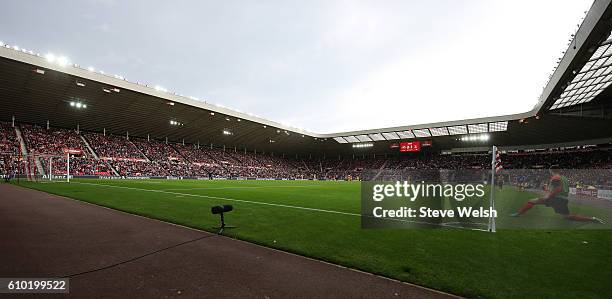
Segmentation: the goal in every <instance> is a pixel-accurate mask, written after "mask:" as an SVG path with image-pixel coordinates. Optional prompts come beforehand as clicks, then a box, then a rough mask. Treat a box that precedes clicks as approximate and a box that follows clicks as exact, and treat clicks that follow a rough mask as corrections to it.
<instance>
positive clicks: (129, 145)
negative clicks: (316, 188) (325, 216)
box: [0, 123, 612, 185]
mask: <svg viewBox="0 0 612 299" xmlns="http://www.w3.org/2000/svg"><path fill="white" fill-rule="evenodd" d="M20 127H21V128H22V131H23V134H24V136H25V141H26V146H27V150H28V153H36V154H41V155H43V156H41V158H40V160H41V162H42V165H43V167H44V168H45V170H48V169H49V164H48V163H49V157H47V156H44V155H53V167H52V172H53V174H54V175H62V174H65V173H66V159H65V158H64V157H63V155H64V149H66V148H71V149H78V150H81V151H82V152H83V154H82V155H81V156H75V157H73V158H72V159H71V174H72V175H112V173H113V171H112V169H111V167H112V168H113V169H114V170H116V171H117V173H118V174H119V175H121V176H147V177H209V178H228V177H233V178H236V177H240V178H268V179H330V180H343V179H347V178H348V177H351V178H352V179H360V178H361V177H362V175H363V173H364V171H366V170H378V171H382V170H395V171H398V170H412V169H449V170H459V169H488V168H489V167H490V154H488V153H484V152H481V153H455V154H442V153H438V152H420V153H407V154H402V155H372V156H365V155H364V156H358V157H342V156H339V157H336V158H307V159H305V158H301V159H300V158H297V157H292V158H289V157H282V156H273V155H271V154H263V153H254V152H245V151H238V150H235V149H223V148H216V147H211V146H196V145H192V144H182V143H171V144H166V143H165V142H160V141H156V140H152V141H148V140H146V139H139V138H133V139H132V140H128V139H127V138H126V137H123V136H121V137H120V136H111V135H109V136H105V135H103V134H99V133H91V132H88V133H84V136H85V138H86V139H87V140H88V142H89V143H90V145H91V146H92V148H93V150H94V151H95V152H96V153H97V155H98V156H99V157H100V159H99V160H98V159H95V158H94V157H93V156H94V155H90V154H87V150H86V145H85V144H84V142H83V140H82V139H81V138H80V136H79V134H78V133H77V132H76V131H74V130H65V129H59V128H50V129H46V128H42V127H40V126H36V125H29V124H22V125H20ZM0 129H1V130H0V149H1V151H2V152H4V153H6V152H12V153H16V152H18V150H19V142H18V140H17V137H16V135H15V130H14V128H12V126H11V125H10V124H8V123H1V126H0ZM611 152H612V147H610V146H590V147H575V148H565V149H542V150H526V151H512V152H508V153H504V154H503V155H502V159H503V161H504V168H505V169H547V168H549V167H550V166H552V165H556V166H558V167H560V168H567V169H612V155H610V153H611ZM13 156H14V155H13ZM13 156H7V155H6V154H5V155H4V156H3V159H2V168H3V169H4V170H5V171H4V172H5V173H6V172H7V171H8V169H9V168H15V164H16V163H15V161H11V160H15V158H14V157H13ZM8 157H11V158H8ZM107 162H108V164H107ZM523 176H528V174H524V175H523ZM584 177H585V175H582V179H583V180H584ZM586 177H589V176H588V175H586ZM581 183H585V182H581ZM587 183H591V184H597V185H610V182H607V181H600V180H599V181H598V177H597V176H593V179H592V180H590V181H589V182H587Z"/></svg>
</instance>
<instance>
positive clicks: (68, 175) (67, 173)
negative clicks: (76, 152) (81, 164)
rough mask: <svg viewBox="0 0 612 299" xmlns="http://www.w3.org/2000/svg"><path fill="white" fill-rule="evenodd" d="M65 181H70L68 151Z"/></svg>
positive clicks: (68, 154)
mask: <svg viewBox="0 0 612 299" xmlns="http://www.w3.org/2000/svg"><path fill="white" fill-rule="evenodd" d="M66 162H67V163H66V182H68V183H70V153H67V154H66Z"/></svg>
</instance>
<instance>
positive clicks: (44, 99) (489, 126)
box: [0, 0, 612, 153]
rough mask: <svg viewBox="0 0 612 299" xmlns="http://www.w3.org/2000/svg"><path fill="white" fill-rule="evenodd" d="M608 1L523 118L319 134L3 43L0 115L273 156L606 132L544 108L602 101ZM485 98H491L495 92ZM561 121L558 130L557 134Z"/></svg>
mask: <svg viewBox="0 0 612 299" xmlns="http://www.w3.org/2000/svg"><path fill="white" fill-rule="evenodd" d="M611 1H612V0H597V1H595V2H594V4H593V6H592V7H591V9H590V10H589V12H588V13H587V15H586V16H585V19H584V22H583V23H582V24H581V25H580V27H579V29H578V31H577V34H576V35H575V36H574V38H573V39H572V41H571V43H570V44H569V47H568V49H567V51H566V52H565V54H564V56H563V58H562V59H561V60H560V62H559V65H558V67H557V68H556V70H555V72H554V73H553V75H552V76H551V78H550V80H549V82H548V83H547V85H546V86H545V88H544V89H543V93H542V95H541V97H540V100H539V102H538V103H537V105H536V106H535V107H534V109H533V110H531V111H528V112H525V113H521V114H513V115H505V116H496V117H487V118H478V119H467V120H457V121H449V122H442V123H431V124H420V125H411V126H401V127H392V128H380V129H371V130H361V131H352V132H340V133H333V134H318V133H313V132H308V131H304V130H302V129H298V128H293V127H289V126H286V125H283V124H280V123H277V122H274V121H270V120H266V119H263V118H260V117H257V116H254V115H251V114H247V113H242V112H238V111H234V110H230V109H227V108H224V107H221V106H217V105H213V104H209V103H206V102H204V101H201V100H198V99H194V98H190V97H186V96H182V95H178V94H176V93H173V92H169V91H167V90H165V89H163V88H161V87H151V86H147V85H144V84H140V83H136V82H129V81H127V80H125V79H124V78H122V77H120V76H112V75H107V74H103V73H100V72H96V71H94V70H92V69H86V68H83V67H81V66H79V65H77V64H71V63H69V62H68V60H67V59H66V58H63V57H55V56H52V55H40V54H35V53H33V52H32V51H27V50H24V49H19V48H17V47H12V46H10V45H1V47H0V95H1V97H2V101H3V105H2V106H1V107H0V119H4V120H9V119H10V117H12V116H14V117H15V118H16V119H17V121H21V122H28V123H37V124H41V125H44V124H45V123H46V122H47V121H49V122H50V123H51V125H52V126H58V127H65V128H75V127H76V126H77V125H78V126H79V128H80V129H81V130H89V131H102V130H105V131H106V132H108V133H112V134H119V135H126V134H129V135H130V136H138V137H147V136H150V137H151V138H154V139H160V140H163V139H165V138H168V139H169V140H171V141H173V142H181V141H183V140H184V141H185V142H189V143H200V144H210V143H212V144H214V145H218V146H221V145H225V146H228V147H235V148H237V149H244V148H246V149H247V150H253V149H256V150H258V151H266V152H278V153H317V152H327V153H349V152H354V151H353V150H361V148H357V149H353V148H352V147H351V145H349V144H348V143H353V144H360V143H374V144H375V145H376V146H372V148H373V149H374V150H373V151H371V152H385V151H388V150H389V144H391V143H396V142H398V141H400V140H411V139H433V140H435V143H436V145H437V146H440V147H441V148H453V147H462V146H463V147H465V146H467V145H466V144H465V143H463V142H464V141H466V140H465V139H463V140H462V138H461V136H463V135H470V134H483V133H491V140H487V141H488V142H490V143H495V144H497V145H504V144H505V145H520V144H536V143H555V142H563V141H573V140H586V139H600V138H609V137H611V134H610V132H609V130H601V129H600V128H602V126H603V127H604V128H605V127H607V128H610V127H612V125H611V124H610V121H609V119H606V118H605V117H604V118H599V119H597V118H589V119H585V118H576V117H569V118H568V117H563V116H558V115H550V114H551V109H552V112H554V113H555V114H559V112H563V111H564V110H566V109H568V108H571V106H576V105H590V104H592V103H595V102H597V103H598V104H601V103H604V104H607V103H609V101H608V98H609V94H610V93H609V92H604V91H606V90H607V88H608V86H609V85H610V82H612V73H611V72H612V46H611V43H612V41H607V39H608V37H609V35H610V31H611V29H612V8H611V6H610V2H611ZM491 98H492V101H494V99H495V95H491ZM77 105H81V108H80V109H79V108H77ZM82 105H86V107H87V108H86V109H83V106H82ZM545 115H546V116H545ZM329 117H333V115H330V116H329ZM561 123H562V124H561ZM561 127H563V128H564V131H562V132H559V128H561ZM475 136H477V135H475ZM476 140H478V138H476ZM467 141H470V140H467ZM472 141H474V140H472Z"/></svg>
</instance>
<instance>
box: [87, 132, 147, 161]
mask: <svg viewBox="0 0 612 299" xmlns="http://www.w3.org/2000/svg"><path fill="white" fill-rule="evenodd" d="M84 136H85V138H86V139H87V141H88V142H89V145H91V147H92V148H93V150H94V151H95V152H96V153H97V154H98V156H99V157H100V158H110V159H139V160H146V157H145V156H144V155H143V154H142V153H141V152H140V151H139V150H138V148H137V147H136V145H134V144H133V143H132V142H130V141H129V140H128V139H127V138H126V137H124V136H121V137H120V136H113V135H103V134H99V133H85V134H84Z"/></svg>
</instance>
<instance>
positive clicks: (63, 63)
mask: <svg viewBox="0 0 612 299" xmlns="http://www.w3.org/2000/svg"><path fill="white" fill-rule="evenodd" d="M68 63H69V61H68V58H66V57H65V56H61V57H59V58H57V65H59V66H61V67H65V66H67V65H68Z"/></svg>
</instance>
